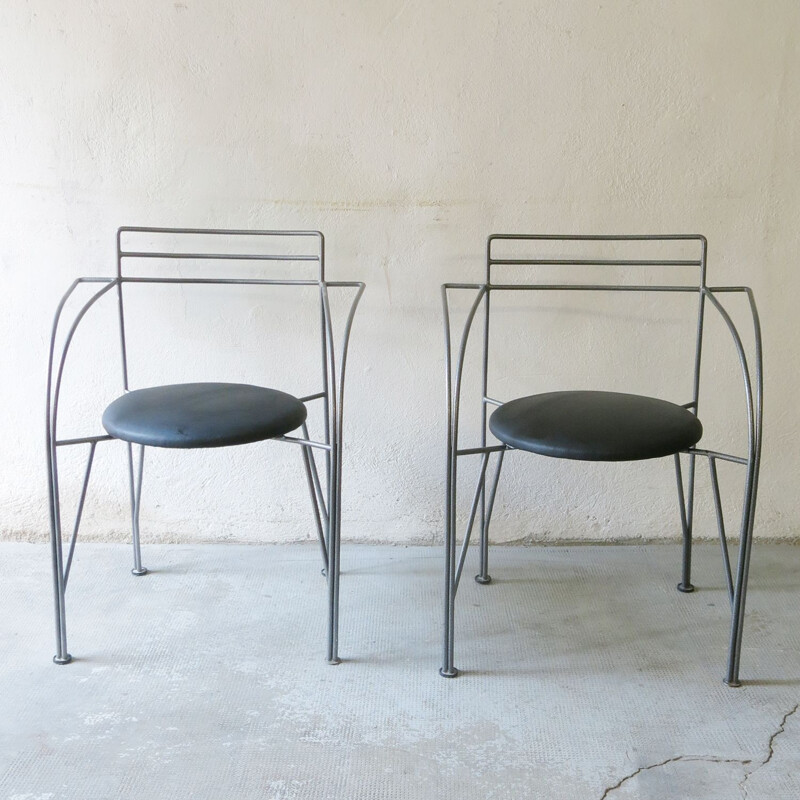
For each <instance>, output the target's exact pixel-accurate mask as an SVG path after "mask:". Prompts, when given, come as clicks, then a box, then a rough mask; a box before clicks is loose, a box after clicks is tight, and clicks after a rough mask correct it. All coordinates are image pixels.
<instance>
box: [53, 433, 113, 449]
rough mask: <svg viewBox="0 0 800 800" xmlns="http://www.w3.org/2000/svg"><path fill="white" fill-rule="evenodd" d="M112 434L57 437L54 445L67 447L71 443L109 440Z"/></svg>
mask: <svg viewBox="0 0 800 800" xmlns="http://www.w3.org/2000/svg"><path fill="white" fill-rule="evenodd" d="M113 438H114V437H113V436H109V435H108V434H103V435H100V436H82V437H81V438H80V439H59V440H58V441H57V442H56V447H67V446H68V445H73V444H97V442H109V441H111V440H112V439H113Z"/></svg>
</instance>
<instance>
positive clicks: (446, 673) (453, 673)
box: [439, 667, 458, 678]
mask: <svg viewBox="0 0 800 800" xmlns="http://www.w3.org/2000/svg"><path fill="white" fill-rule="evenodd" d="M439 674H440V675H441V676H442V677H443V678H456V677H458V670H457V669H456V668H455V667H453V668H452V669H451V670H446V669H445V668H444V667H439Z"/></svg>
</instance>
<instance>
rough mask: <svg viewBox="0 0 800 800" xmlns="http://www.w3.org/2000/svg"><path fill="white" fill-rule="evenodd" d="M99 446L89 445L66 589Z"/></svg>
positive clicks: (66, 570)
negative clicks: (93, 463)
mask: <svg viewBox="0 0 800 800" xmlns="http://www.w3.org/2000/svg"><path fill="white" fill-rule="evenodd" d="M96 447H97V442H92V443H91V445H90V446H89V458H88V459H87V461H86V472H85V474H84V476H83V486H82V487H81V495H80V499H79V500H78V510H77V512H76V513H75V526H74V527H73V529H72V538H71V540H70V543H69V552H68V554H67V564H66V566H65V567H64V590H65V591H66V589H67V583H68V582H69V571H70V569H71V568H72V556H73V555H74V554H75V542H77V541H78V529H79V528H80V527H81V517H83V504H84V503H85V502H86V490H87V489H88V488H89V476H90V475H91V474H92V462H93V461H94V451H95V448H96Z"/></svg>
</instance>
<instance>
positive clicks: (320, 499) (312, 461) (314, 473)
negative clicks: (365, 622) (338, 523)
mask: <svg viewBox="0 0 800 800" xmlns="http://www.w3.org/2000/svg"><path fill="white" fill-rule="evenodd" d="M303 436H305V437H306V439H307V438H308V424H307V423H305V422H304V423H303ZM308 457H309V468H310V470H311V480H312V482H313V484H314V492H315V494H316V498H317V505H318V508H319V509H320V510H321V512H322V518H323V519H324V520H325V523H326V524H327V522H328V509H327V507H326V506H325V496H324V495H323V493H322V486H321V485H320V480H319V472H318V470H317V460H316V458H315V457H314V453H313V451H311V450H309V452H308ZM326 563H327V556H326Z"/></svg>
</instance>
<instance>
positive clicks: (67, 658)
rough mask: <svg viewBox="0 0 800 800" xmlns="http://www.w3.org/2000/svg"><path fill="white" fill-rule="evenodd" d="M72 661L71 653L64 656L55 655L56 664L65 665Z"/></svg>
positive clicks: (54, 661)
mask: <svg viewBox="0 0 800 800" xmlns="http://www.w3.org/2000/svg"><path fill="white" fill-rule="evenodd" d="M70 661H72V656H71V655H70V654H69V653H67V654H66V655H65V656H64V657H63V658H62V657H61V656H53V663H54V664H59V665H62V666H63V665H64V664H69V662H70Z"/></svg>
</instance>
